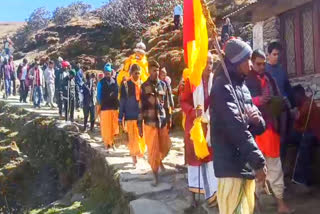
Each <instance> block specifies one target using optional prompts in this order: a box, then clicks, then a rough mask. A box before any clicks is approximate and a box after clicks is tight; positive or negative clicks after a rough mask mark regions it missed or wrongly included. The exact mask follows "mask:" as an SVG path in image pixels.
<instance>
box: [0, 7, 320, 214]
mask: <svg viewBox="0 0 320 214" xmlns="http://www.w3.org/2000/svg"><path fill="white" fill-rule="evenodd" d="M181 15H182V13H181V10H180V8H178V7H177V8H176V9H175V16H176V18H175V23H176V27H177V28H179V24H178V23H179V22H180V21H179V22H178V20H180V16H181ZM178 16H179V17H178ZM226 26H229V27H226V29H225V35H226V36H224V37H223V40H225V41H224V43H225V44H224V53H225V55H224V58H223V59H220V58H219V57H218V56H217V55H215V54H212V53H210V52H209V53H208V59H207V65H206V68H205V69H204V71H203V72H202V81H201V84H200V85H199V86H197V87H196V88H194V87H192V85H191V84H190V80H189V79H188V78H182V80H181V81H180V83H179V86H178V87H177V89H176V90H172V89H171V86H170V85H171V80H170V78H169V77H168V76H167V71H166V68H165V67H161V66H160V65H159V63H158V62H157V61H154V60H149V61H146V60H145V59H146V58H145V45H144V44H143V43H139V44H138V45H137V47H136V49H135V54H134V55H133V57H131V58H129V59H130V60H128V61H126V65H125V66H124V67H125V68H126V67H127V69H128V72H127V73H121V75H120V74H119V73H117V72H116V71H115V70H114V69H113V67H112V65H111V64H110V63H107V64H106V65H105V66H104V73H103V74H101V75H98V76H97V75H96V74H94V73H92V74H90V73H88V72H87V73H84V72H83V71H82V69H81V65H80V63H76V64H73V65H71V64H70V63H69V62H68V61H65V60H63V59H62V58H61V57H59V58H58V59H57V61H56V62H54V61H52V60H50V59H49V58H47V59H46V60H45V61H44V62H42V64H40V60H38V59H35V61H34V62H33V63H32V64H30V63H29V62H28V60H27V59H24V60H23V63H22V64H21V65H19V67H18V68H17V69H16V68H15V66H14V63H13V57H12V56H11V55H10V54H9V55H7V57H4V58H1V65H0V68H1V72H0V73H1V78H0V81H1V82H0V86H1V87H0V89H1V90H3V94H4V98H8V97H9V96H11V95H15V94H16V85H15V82H16V80H17V79H18V80H19V81H20V87H19V94H20V102H27V101H28V98H29V100H30V101H32V102H33V105H34V107H35V108H40V107H41V103H43V104H45V105H46V106H49V107H51V108H56V107H58V111H59V115H60V117H61V118H64V119H65V120H66V121H68V120H70V121H73V120H74V112H75V110H76V109H79V108H83V113H84V131H86V130H87V123H88V119H89V116H90V125H91V126H90V128H91V130H93V128H94V124H95V121H96V118H97V117H99V118H100V130H101V136H102V139H103V142H104V144H105V145H106V147H107V148H108V149H110V148H113V149H115V148H114V139H115V136H116V135H118V134H119V132H120V129H122V130H124V131H125V132H126V133H127V135H128V148H129V150H130V155H131V156H132V161H133V164H134V165H136V164H137V158H139V157H142V156H143V154H144V153H145V152H146V149H147V155H148V163H149V164H150V167H151V169H152V172H153V175H154V182H153V185H154V186H156V185H157V184H158V183H159V178H158V174H159V173H158V172H159V171H160V170H165V167H164V165H163V163H162V161H163V159H164V158H165V157H166V156H167V154H168V152H169V150H170V147H171V142H170V137H169V131H170V128H171V126H172V123H173V121H172V112H173V109H174V108H175V106H176V105H177V103H176V104H175V103H174V101H173V94H175V95H178V97H179V104H180V106H181V108H182V111H183V113H184V115H185V117H184V120H183V124H182V125H183V127H184V131H185V136H184V142H185V160H186V165H187V169H188V186H189V190H190V192H192V195H193V201H192V205H193V206H197V202H196V197H195V195H196V194H197V193H202V194H204V195H205V198H206V200H207V202H208V204H209V206H215V205H217V204H218V206H219V210H220V213H223V214H232V213H244V214H246V213H248V214H249V213H253V212H254V209H255V200H256V199H257V200H259V196H260V195H261V194H263V192H269V191H270V190H271V192H272V193H273V195H274V197H275V199H276V200H277V204H278V213H292V212H293V210H292V209H291V208H289V207H288V205H287V204H286V202H285V200H284V191H285V182H284V172H283V165H284V162H285V159H286V151H287V146H288V144H296V145H297V146H298V155H297V159H296V163H295V165H294V173H293V175H292V180H293V181H294V182H295V183H297V184H303V185H306V186H310V185H311V184H312V176H311V174H312V172H311V171H312V170H311V159H310V158H311V151H312V146H313V145H314V144H315V143H317V142H320V128H319V126H318V124H319V120H320V110H319V108H318V107H317V106H316V104H315V103H314V102H313V99H310V98H309V97H307V96H306V93H305V90H304V88H303V87H302V86H301V85H298V86H295V87H291V85H290V82H289V80H288V77H287V74H286V72H285V70H284V69H283V68H282V67H281V65H280V63H279V58H280V54H281V45H280V44H279V43H278V42H272V43H271V44H270V45H269V47H268V50H267V54H265V53H264V51H263V50H255V51H252V49H251V47H250V46H249V45H248V44H247V43H245V42H243V41H241V40H239V39H236V38H231V39H228V36H229V35H232V34H233V29H229V28H231V27H230V26H231V25H230V21H229V20H227V21H226ZM227 28H228V29H227ZM145 65H147V66H146V67H144V66H145ZM146 74H147V75H146ZM142 76H143V78H142ZM119 78H120V79H119ZM56 104H57V106H56ZM199 118H200V119H201V128H202V132H203V135H204V138H205V141H206V145H205V147H206V148H205V149H207V150H208V151H209V152H208V155H207V156H206V157H204V158H199V157H198V156H197V154H196V153H197V152H196V149H197V148H195V144H194V141H193V139H192V137H191V134H190V133H191V129H192V128H193V126H194V124H195V121H196V120H197V119H199ZM269 189H270V190H269Z"/></svg>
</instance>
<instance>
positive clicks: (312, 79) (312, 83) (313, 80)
mask: <svg viewBox="0 0 320 214" xmlns="http://www.w3.org/2000/svg"><path fill="white" fill-rule="evenodd" d="M290 82H291V84H292V86H295V85H298V84H301V85H302V86H303V87H304V88H305V89H307V88H308V87H310V88H311V89H312V90H313V91H320V74H313V75H308V76H301V77H295V78H291V79H290ZM307 91H308V90H307ZM308 95H309V96H311V93H310V92H308ZM315 99H316V100H317V102H318V103H319V102H320V92H319V93H317V94H316V96H315ZM319 104H320V103H319Z"/></svg>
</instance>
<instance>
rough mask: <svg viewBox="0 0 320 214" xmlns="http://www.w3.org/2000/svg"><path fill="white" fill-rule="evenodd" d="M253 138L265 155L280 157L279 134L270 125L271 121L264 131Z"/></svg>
mask: <svg viewBox="0 0 320 214" xmlns="http://www.w3.org/2000/svg"><path fill="white" fill-rule="evenodd" d="M255 140H256V142H257V145H258V147H259V149H260V150H261V152H262V153H263V154H264V155H265V156H267V157H269V158H278V157H280V135H279V133H277V132H276V130H275V129H274V127H272V123H268V124H267V129H266V131H265V132H264V133H263V134H261V135H258V136H256V137H255Z"/></svg>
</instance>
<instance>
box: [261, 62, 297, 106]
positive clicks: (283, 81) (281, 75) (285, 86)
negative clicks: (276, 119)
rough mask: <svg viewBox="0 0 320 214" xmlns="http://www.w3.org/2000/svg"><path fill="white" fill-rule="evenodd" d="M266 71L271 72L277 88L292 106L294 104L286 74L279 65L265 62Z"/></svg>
mask: <svg viewBox="0 0 320 214" xmlns="http://www.w3.org/2000/svg"><path fill="white" fill-rule="evenodd" d="M266 72H268V73H269V74H271V76H272V77H273V78H274V79H275V80H276V82H277V85H278V87H279V90H280V92H281V94H282V96H284V97H286V98H288V100H289V101H290V104H291V106H292V107H295V106H296V103H295V100H294V95H293V90H292V87H291V84H290V82H289V78H288V75H287V73H286V71H285V70H284V69H283V68H282V66H281V65H279V64H277V65H270V64H269V63H267V65H266Z"/></svg>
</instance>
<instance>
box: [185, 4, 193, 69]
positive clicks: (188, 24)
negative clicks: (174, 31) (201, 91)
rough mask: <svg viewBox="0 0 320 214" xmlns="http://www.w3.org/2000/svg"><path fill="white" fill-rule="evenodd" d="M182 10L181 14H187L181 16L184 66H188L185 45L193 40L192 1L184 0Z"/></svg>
mask: <svg viewBox="0 0 320 214" xmlns="http://www.w3.org/2000/svg"><path fill="white" fill-rule="evenodd" d="M183 10H184V11H183V14H188V15H187V16H183V49H184V61H185V64H186V65H188V48H187V44H188V42H190V41H193V40H195V31H194V10H193V0H184V4H183Z"/></svg>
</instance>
